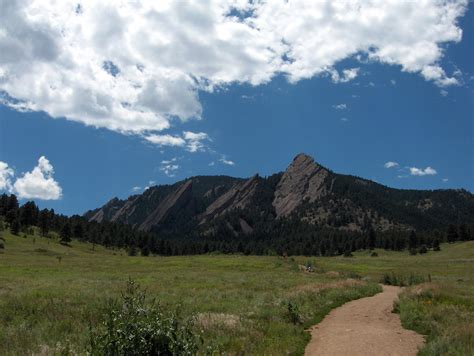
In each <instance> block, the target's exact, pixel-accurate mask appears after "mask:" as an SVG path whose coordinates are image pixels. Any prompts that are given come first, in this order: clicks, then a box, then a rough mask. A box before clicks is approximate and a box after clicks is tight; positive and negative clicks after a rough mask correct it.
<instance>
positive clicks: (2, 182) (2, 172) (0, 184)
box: [0, 161, 14, 191]
mask: <svg viewBox="0 0 474 356" xmlns="http://www.w3.org/2000/svg"><path fill="white" fill-rule="evenodd" d="M13 175H14V171H13V169H12V168H10V167H9V166H8V164H7V163H5V162H2V161H0V190H7V191H10V190H11V187H12V182H11V179H12V178H13Z"/></svg>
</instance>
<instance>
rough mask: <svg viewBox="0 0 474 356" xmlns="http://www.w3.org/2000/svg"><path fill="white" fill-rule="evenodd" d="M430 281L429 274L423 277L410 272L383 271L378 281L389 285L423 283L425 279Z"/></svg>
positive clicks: (402, 285)
mask: <svg viewBox="0 0 474 356" xmlns="http://www.w3.org/2000/svg"><path fill="white" fill-rule="evenodd" d="M427 280H428V281H430V282H431V276H430V275H428V277H427V278H426V277H424V276H421V275H417V274H413V273H410V274H409V275H402V274H395V273H393V272H392V273H385V274H384V275H383V276H382V278H381V280H380V282H381V283H383V284H387V285H390V286H401V287H404V286H412V285H415V284H420V283H424V282H426V281H427Z"/></svg>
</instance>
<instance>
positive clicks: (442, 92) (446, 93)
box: [439, 89, 449, 96]
mask: <svg viewBox="0 0 474 356" xmlns="http://www.w3.org/2000/svg"><path fill="white" fill-rule="evenodd" d="M439 93H440V94H441V95H442V96H447V95H448V94H449V93H448V91H447V90H445V89H441V90H440V91H439Z"/></svg>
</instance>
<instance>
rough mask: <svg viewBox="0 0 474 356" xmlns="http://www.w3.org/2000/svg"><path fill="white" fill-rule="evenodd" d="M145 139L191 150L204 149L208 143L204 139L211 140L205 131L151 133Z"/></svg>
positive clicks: (162, 144) (159, 144)
mask: <svg viewBox="0 0 474 356" xmlns="http://www.w3.org/2000/svg"><path fill="white" fill-rule="evenodd" d="M144 138H145V140H147V141H148V142H150V143H153V144H155V145H158V146H173V147H184V148H185V149H186V150H187V151H189V152H193V153H194V152H198V151H203V150H204V149H205V148H206V145H205V143H204V142H203V141H211V138H210V137H209V135H208V134H206V133H205V132H191V131H184V132H183V134H182V136H172V135H157V134H150V135H147V136H144Z"/></svg>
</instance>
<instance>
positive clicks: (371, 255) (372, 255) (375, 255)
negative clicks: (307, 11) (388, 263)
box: [370, 251, 379, 257]
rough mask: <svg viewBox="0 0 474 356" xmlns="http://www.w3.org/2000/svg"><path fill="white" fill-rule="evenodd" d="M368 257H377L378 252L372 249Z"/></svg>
mask: <svg viewBox="0 0 474 356" xmlns="http://www.w3.org/2000/svg"><path fill="white" fill-rule="evenodd" d="M370 257H379V254H378V253H377V252H375V251H373V252H372V253H371V254H370Z"/></svg>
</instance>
